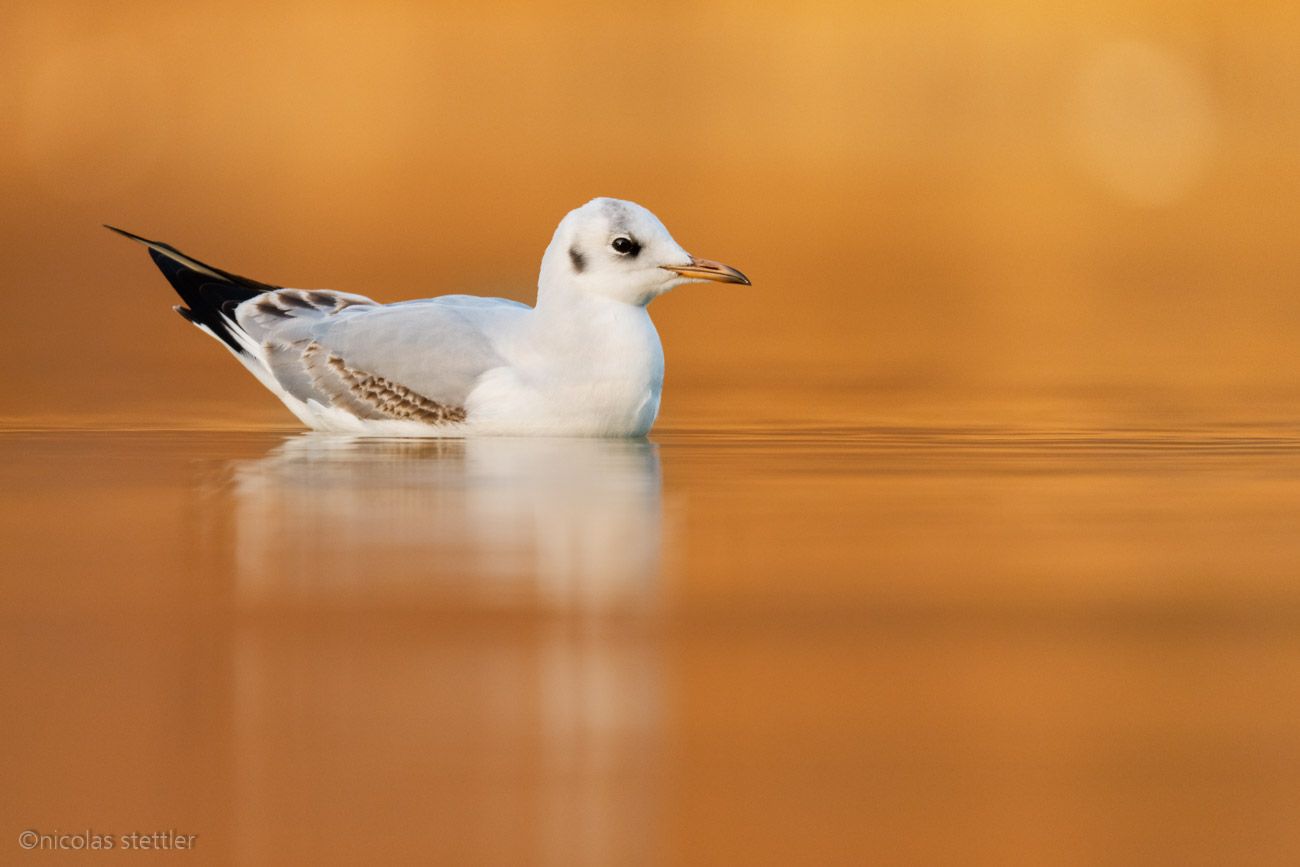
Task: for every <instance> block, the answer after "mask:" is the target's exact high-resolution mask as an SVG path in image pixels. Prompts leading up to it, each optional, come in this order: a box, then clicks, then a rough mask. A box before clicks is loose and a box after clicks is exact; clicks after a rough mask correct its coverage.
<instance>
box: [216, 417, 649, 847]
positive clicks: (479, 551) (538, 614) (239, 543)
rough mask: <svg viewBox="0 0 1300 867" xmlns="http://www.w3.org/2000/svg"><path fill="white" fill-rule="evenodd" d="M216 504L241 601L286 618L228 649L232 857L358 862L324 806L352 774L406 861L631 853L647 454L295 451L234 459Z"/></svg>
mask: <svg viewBox="0 0 1300 867" xmlns="http://www.w3.org/2000/svg"><path fill="white" fill-rule="evenodd" d="M228 490H231V489H228ZM232 505H233V527H232V529H233V536H234V549H235V558H236V559H235V564H234V565H235V571H236V573H237V576H238V577H237V581H238V584H237V595H238V599H239V603H240V605H241V606H242V607H243V608H245V609H246V610H249V611H252V612H257V611H259V610H261V609H277V608H281V607H288V608H290V609H293V610H295V611H296V614H295V615H294V616H292V617H287V618H278V617H270V618H264V617H251V618H246V619H243V620H242V625H241V628H240V629H239V630H238V631H237V633H236V648H235V653H234V663H235V664H234V669H233V671H232V676H231V683H232V688H233V697H234V706H233V712H232V722H233V726H234V732H233V735H234V737H233V742H234V753H235V756H236V761H235V769H234V771H233V779H234V781H235V786H236V789H237V791H236V796H235V798H234V799H233V800H234V802H235V803H237V804H239V805H240V806H239V808H238V811H237V815H236V816H235V817H234V825H235V832H234V834H233V838H234V845H235V848H236V854H237V858H236V860H239V861H241V862H265V863H283V862H285V861H289V860H294V856H301V855H302V854H303V852H304V851H306V852H309V853H310V854H311V855H312V856H313V858H314V857H316V856H320V858H321V859H322V860H321V863H325V862H327V861H329V862H337V861H339V860H341V861H342V862H345V863H365V862H366V861H368V860H369V858H368V855H369V853H368V850H367V848H366V846H367V841H368V840H369V835H368V834H367V833H363V830H362V829H364V828H365V827H368V826H366V825H365V822H366V821H367V820H365V819H360V818H358V817H357V815H356V814H355V812H354V802H353V799H351V798H340V797H338V793H339V792H342V791H352V790H353V788H354V786H355V785H356V780H357V779H358V776H357V775H358V770H357V769H358V768H365V769H366V775H373V779H375V780H383V788H384V795H383V797H384V803H386V804H393V805H398V806H396V807H395V808H394V809H397V810H400V816H402V817H403V821H402V823H401V824H402V827H403V828H408V827H409V828H411V829H414V830H412V831H411V832H410V833H409V834H407V837H409V839H406V837H404V838H403V840H402V841H401V842H402V844H403V845H409V847H410V851H409V852H406V853H405V854H406V855H407V856H409V857H410V858H411V860H412V863H417V862H418V861H422V860H424V858H426V857H427V856H428V853H429V852H441V853H445V854H446V853H453V854H451V855H449V857H452V860H474V859H473V858H469V857H466V858H456V857H454V853H462V854H467V853H480V854H481V853H483V852H490V853H494V855H495V857H494V858H492V859H488V860H497V861H500V862H502V863H538V864H557V865H559V864H566V865H567V864H587V863H590V864H604V863H614V862H620V863H639V862H641V861H644V860H645V858H646V857H647V856H645V855H644V852H645V850H646V844H645V838H646V836H647V835H651V836H652V835H653V829H654V827H655V825H656V823H657V821H658V818H657V816H658V811H659V808H658V804H659V800H660V798H661V791H660V788H659V785H660V776H661V771H660V763H661V760H662V757H661V750H662V726H663V714H664V709H663V702H664V698H663V685H662V679H663V648H662V643H661V642H662V636H661V635H660V634H659V633H658V631H657V630H656V629H655V628H654V625H653V624H654V622H655V621H656V620H657V618H655V617H653V616H651V617H646V616H640V615H643V614H645V613H647V612H652V611H653V610H655V608H656V601H657V598H658V582H659V575H660V561H661V548H662V544H663V538H662V518H661V506H660V475H659V458H658V455H657V452H656V447H655V446H654V445H652V444H650V443H648V442H644V441H624V440H582V439H575V440H548V439H529V440H514V439H476V440H467V441H452V440H443V441H438V440H423V441H419V440H404V441H396V440H390V441H379V440H366V439H352V438H341V437H337V436H329V435H323V434H305V435H301V436H296V437H293V438H291V439H288V440H286V441H284V442H283V443H281V444H280V445H278V446H277V447H275V448H274V449H272V450H271V452H270V453H268V454H267V455H265V456H264V457H262V458H261V459H259V460H253V461H243V462H238V463H236V464H234V465H233V504H232ZM466 608H469V609H471V610H473V611H476V612H478V613H479V614H482V615H486V616H462V614H465V613H466V612H465V609H466ZM399 611H400V612H406V611H414V612H416V613H417V615H416V616H414V617H406V616H394V614H395V612H399ZM495 611H501V612H502V613H503V616H501V617H496V616H493V615H492V613H491V612H495ZM419 612H426V613H427V614H428V615H430V616H427V617H426V616H420V615H419ZM458 612H460V613H459V614H458ZM505 612H509V613H508V614H506V613H505ZM340 614H342V615H343V617H342V618H340V617H339V616H338V615H340ZM520 614H522V615H524V616H522V617H521V616H519V615H520ZM530 614H531V615H533V616H528V615H530ZM413 767H419V768H424V769H427V773H412V768H413ZM371 778H372V777H370V776H366V777H365V779H371ZM430 779H433V780H441V781H442V782H441V783H436V784H433V785H430V783H429V780H430ZM303 780H310V781H311V783H310V785H302V781H303ZM392 821H394V820H393V817H392V816H390V815H388V814H387V813H385V814H384V816H383V821H382V823H381V824H383V825H384V827H388V824H387V823H391V822H392ZM313 822H320V823H322V824H323V825H324V826H327V827H333V828H348V829H354V830H356V833H345V834H343V835H342V837H343V838H344V840H345V841H347V842H346V843H345V844H344V846H343V847H342V848H340V847H339V844H338V842H337V840H334V839H333V838H331V842H330V846H329V848H328V849H326V848H324V847H322V848H321V849H320V850H319V851H316V850H314V849H312V845H313V844H312V842H311V841H308V842H304V841H303V840H302V839H301V838H289V837H286V835H285V834H284V833H283V829H284V828H285V827H306V826H308V825H310V824H311V823H313ZM290 839H293V840H295V843H294V845H295V846H297V847H298V848H296V849H295V848H293V847H292V846H290V845H288V843H286V840H290ZM322 839H323V838H322ZM303 846H306V849H303V848H302V847H303ZM629 852H631V853H638V852H639V853H642V855H639V856H637V857H633V858H632V859H631V860H629V858H628V855H627V853H629Z"/></svg>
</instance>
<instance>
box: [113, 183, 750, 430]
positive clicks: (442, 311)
mask: <svg viewBox="0 0 1300 867" xmlns="http://www.w3.org/2000/svg"><path fill="white" fill-rule="evenodd" d="M107 228H109V229H112V230H113V231H115V232H118V233H119V234H122V235H125V236H126V237H128V238H131V239H133V240H136V241H139V242H140V243H142V244H144V245H146V246H147V247H148V248H149V255H150V256H152V257H153V260H154V262H155V263H156V264H157V265H158V267H159V268H160V269H161V270H162V272H163V275H164V276H165V277H166V278H167V280H168V281H169V282H170V283H171V284H172V286H173V287H174V288H175V289H176V291H177V293H178V294H179V295H180V296H181V298H182V300H184V302H185V306H183V307H181V306H178V307H176V308H175V309H176V312H177V313H179V314H180V315H181V316H183V317H185V318H186V319H187V320H189V321H190V322H192V323H193V324H194V325H196V326H198V327H199V328H200V329H202V330H203V331H205V332H207V333H208V334H209V335H211V336H212V337H215V338H216V339H217V340H220V341H221V342H222V343H223V344H224V345H225V346H226V348H227V349H229V350H230V351H231V352H232V353H234V355H235V357H236V358H238V359H239V360H240V362H242V363H243V365H244V366H245V367H247V368H248V369H249V370H250V371H251V372H252V373H253V375H254V376H256V377H257V378H258V380H260V381H261V383H262V384H263V385H265V386H266V387H267V388H268V389H270V390H271V391H272V392H273V393H274V394H275V395H276V397H278V398H280V400H281V401H283V402H284V405H285V406H287V407H288V408H289V409H290V411H292V412H293V414H294V415H296V416H297V417H298V418H299V419H300V420H301V421H302V422H303V424H306V425H307V426H308V427H312V428H315V429H317V430H325V431H338V432H343V433H351V434H368V435H377V436H455V437H459V436H467V435H476V434H497V435H506V436H526V435H543V436H624V437H639V436H644V435H645V434H646V433H648V432H649V430H650V427H651V425H653V424H654V420H655V416H656V415H657V414H658V412H659V393H660V390H661V389H662V387H663V377H664V355H663V347H662V345H661V344H660V342H659V334H658V332H657V331H655V327H654V323H652V322H651V321H650V314H649V313H648V312H647V311H646V305H647V304H649V303H650V302H651V301H652V300H654V299H655V298H656V297H658V296H659V295H662V294H663V293H664V292H667V291H668V290H669V289H671V288H673V287H674V286H678V285H681V284H682V283H690V282H695V281H702V280H712V281H717V282H721V283H741V284H744V285H746V286H748V285H749V278H747V277H746V276H745V275H744V274H742V273H740V272H739V271H737V270H736V269H735V268H731V267H729V266H727V265H723V264H720V263H718V262H713V261H710V260H708V259H699V258H696V257H694V256H692V255H691V254H689V253H687V252H686V251H685V250H684V249H682V247H681V246H680V245H679V244H678V243H677V242H676V241H674V240H673V236H672V235H670V234H669V233H668V230H667V229H666V228H664V225H663V223H661V222H659V219H658V218H657V217H655V215H654V214H652V213H650V211H648V210H646V209H645V208H643V207H641V206H640V205H637V204H634V203H633V202H625V201H620V200H619V199H608V198H598V199H592V200H591V201H590V202H588V203H587V204H585V205H583V206H582V207H580V208H576V209H574V210H572V211H570V212H569V213H568V214H567V215H566V216H565V217H564V219H563V220H561V221H560V225H559V227H558V228H557V229H556V230H555V235H554V237H553V238H551V243H550V246H548V247H547V248H546V253H545V255H543V256H542V267H541V273H540V275H539V276H538V280H537V304H536V306H534V307H529V306H528V305H527V304H521V303H519V302H517V301H509V300H507V299H505V298H481V297H477V296H473V295H442V296H439V297H437V298H428V299H424V300H420V301H403V302H400V303H397V304H379V303H377V302H375V301H372V300H370V299H369V298H366V297H364V296H361V295H353V294H350V293H347V292H333V291H324V290H317V289H311V290H306V289H286V288H282V287H280V286H272V285H270V284H267V283H260V282H258V281H256V280H249V279H247V278H245V277H240V276H238V275H235V274H231V273H230V272H228V271H223V270H221V269H220V268H215V267H213V266H211V265H206V264H204V263H203V262H200V261H199V260H197V259H195V258H193V257H191V256H187V255H185V254H184V253H182V252H180V251H179V250H177V249H176V248H175V247H172V246H171V245H169V244H164V243H161V242H159V241H150V240H148V239H147V238H141V237H140V236H139V235H134V234H131V233H130V232H126V231H123V230H121V229H117V228H114V227H112V226H108V227H107Z"/></svg>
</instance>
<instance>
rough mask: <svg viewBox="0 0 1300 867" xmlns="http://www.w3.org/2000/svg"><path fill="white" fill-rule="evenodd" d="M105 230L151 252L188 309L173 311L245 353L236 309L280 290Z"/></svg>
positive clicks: (144, 240)
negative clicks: (135, 242) (141, 245)
mask: <svg viewBox="0 0 1300 867" xmlns="http://www.w3.org/2000/svg"><path fill="white" fill-rule="evenodd" d="M104 228H105V229H109V230H111V231H114V232H116V233H117V234H119V235H121V236H123V237H125V238H130V239H131V240H132V241H138V242H140V243H141V244H144V245H145V246H146V247H148V248H149V256H150V257H151V258H152V259H153V261H154V264H155V265H157V266H158V270H160V271H162V273H163V276H164V277H166V278H167V282H168V283H171V284H172V288H173V289H175V290H176V294H177V295H179V296H181V300H182V301H184V302H185V306H183V307H182V306H180V305H177V306H176V307H174V308H172V309H173V310H175V311H176V312H177V313H179V314H180V315H181V316H182V317H184V318H185V319H186V320H188V321H189V322H192V323H194V324H195V325H197V326H198V327H199V328H201V329H203V330H204V331H207V332H208V333H209V334H211V335H212V336H213V337H215V338H217V339H218V340H220V341H221V342H222V343H225V344H226V345H227V346H228V347H230V349H231V350H232V351H234V352H235V353H236V354H239V353H241V352H244V351H246V346H245V345H244V344H243V343H242V342H241V341H240V339H239V337H240V335H238V334H237V333H236V331H235V329H237V328H238V326H237V325H236V324H235V319H234V316H235V308H236V307H238V306H239V305H240V304H241V303H243V302H244V301H247V300H248V299H249V298H254V297H256V296H258V295H261V294H262V293H263V292H274V291H275V290H277V289H279V288H281V287H279V286H274V285H272V284H270V283H262V282H260V281H258V280H250V279H248V278H247V277H240V276H239V275H238V274H231V273H230V272H229V271H223V270H221V269H220V268H217V267H214V266H212V265H208V264H206V263H204V262H200V261H199V260H198V259H195V258H194V257H192V256H187V255H185V254H184V253H182V252H181V251H180V250H177V249H176V248H175V247H173V246H172V245H170V244H164V243H163V242H161V241H151V240H149V239H148V238H142V237H140V236H139V235H136V234H133V233H131V232H128V231H126V230H124V229H119V228H117V227H116V226H109V225H107V224H105V225H104Z"/></svg>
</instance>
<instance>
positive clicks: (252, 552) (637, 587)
mask: <svg viewBox="0 0 1300 867" xmlns="http://www.w3.org/2000/svg"><path fill="white" fill-rule="evenodd" d="M234 493H235V546H236V551H235V556H236V567H237V572H238V575H239V583H240V587H239V595H240V600H241V602H245V603H247V602H256V601H259V600H265V601H273V600H280V601H286V602H288V601H292V600H294V599H297V600H298V601H321V602H328V601H329V600H330V599H331V598H332V597H334V598H337V599H338V600H339V601H343V600H344V599H349V600H356V597H365V598H367V599H368V601H372V602H375V603H379V604H382V603H385V602H397V601H413V600H416V599H419V598H422V597H424V598H428V599H429V601H437V600H438V599H441V598H444V597H445V596H446V595H448V594H451V595H455V596H459V597H465V596H468V597H473V598H474V599H475V600H476V601H479V602H491V601H493V600H498V601H501V602H503V603H511V602H532V603H535V604H539V605H545V606H561V607H590V606H596V607H601V606H608V605H621V604H644V603H647V602H650V601H651V600H652V599H653V597H654V596H655V591H656V585H657V582H658V576H659V572H660V561H661V548H662V541H663V540H662V532H663V521H662V516H661V504H660V477H659V457H658V454H657V452H656V447H655V445H654V444H652V443H649V442H646V441H644V440H602V439H538V438H530V439H507V438H481V439H470V440H375V439H365V438H354V437H340V436H332V435H326V434H303V435H300V436H296V437H294V438H292V439H289V440H286V441H285V442H283V443H282V444H280V445H279V446H277V447H276V448H275V449H273V450H272V451H271V452H270V453H269V454H267V455H266V456H265V457H263V458H261V459H260V460H256V461H247V462H240V463H237V464H236V465H235V466H234Z"/></svg>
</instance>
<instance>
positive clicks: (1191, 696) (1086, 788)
mask: <svg viewBox="0 0 1300 867" xmlns="http://www.w3.org/2000/svg"><path fill="white" fill-rule="evenodd" d="M1297 526H1300V430H1297V429H1296V428H1295V427H1294V426H1287V425H1261V424H1251V425H1244V424H1233V425H1226V424H1225V425H1220V426H1206V425H1189V424H1183V425H1179V426H1177V427H1164V428H1161V427H1150V428H1144V429H1129V428H1124V429H1117V428H1114V427H1106V428H1100V427H1098V428H1091V429H1090V428H1086V427H1080V428H1060V429H1055V428H1053V429H1049V428H1045V427H1043V426H1037V427H1031V426H1024V427H1010V426H1007V427H997V426H967V427H957V426H950V427H944V426H933V427H917V426H888V425H876V426H863V425H848V424H841V425H834V424H827V425H824V426H816V427H807V428H788V427H787V428H784V429H780V430H759V429H737V428H729V429H706V428H698V429H689V430H688V429H678V430H668V431H665V432H663V433H659V434H656V435H655V436H654V437H653V439H652V440H650V441H630V442H627V441H599V440H596V441H586V440H474V441H468V442H462V441H367V440H356V439H348V438H341V437H332V436H322V435H315V434H303V433H296V432H286V431H276V430H264V431H258V432H245V433H240V432H212V431H209V432H202V431H185V432H161V431H155V432H149V431H122V430H119V431H69V430H63V431H58V430H44V431H37V430H29V431H10V432H8V433H5V434H2V435H0V551H3V572H2V574H0V601H2V611H3V615H2V616H3V634H4V644H5V653H4V654H3V655H2V656H0V660H2V661H0V671H3V683H4V690H5V695H6V699H7V700H6V701H5V702H4V703H3V706H2V707H0V739H2V740H3V742H4V743H5V744H7V745H8V746H7V747H6V749H5V750H4V753H3V768H2V769H0V775H2V776H3V779H4V780H5V785H4V786H3V787H0V812H2V814H3V816H4V817H5V820H6V827H7V828H8V829H9V830H11V831H12V832H13V835H12V836H16V834H17V833H18V832H19V831H21V830H22V829H24V828H28V827H31V828H37V829H41V830H49V829H52V828H53V827H55V826H57V827H59V828H61V829H65V830H66V829H70V828H77V829H80V828H82V827H83V826H85V827H93V828H95V829H98V830H103V831H106V832H112V833H122V832H127V831H130V830H157V829H166V828H174V829H176V830H177V831H180V832H184V833H194V834H197V835H199V838H198V846H199V850H200V852H201V854H202V859H203V862H204V863H268V864H270V863H287V862H290V861H294V862H300V863H306V862H310V863H340V864H342V863H401V862H406V863H427V862H428V861H430V860H436V859H443V860H446V861H448V862H454V863H467V862H496V863H550V864H576V863H590V864H601V863H658V862H674V863H681V862H688V861H693V862H699V863H717V862H718V861H719V860H727V861H730V862H732V863H737V862H741V863H781V864H787V863H796V862H798V863H827V862H847V863H866V862H868V861H881V860H894V859H898V858H903V857H908V858H919V859H924V860H928V861H931V862H934V861H952V860H954V859H958V860H961V861H963V862H970V861H973V860H976V861H990V862H995V863H1115V862H1127V861H1134V860H1136V861H1145V862H1149V861H1152V860H1156V861H1163V862H1175V863H1243V862H1247V861H1256V862H1259V863H1265V862H1283V861H1291V862H1294V860H1295V859H1296V858H1297V857H1298V856H1300V830H1297V826H1296V824H1295V822H1294V816H1295V814H1296V810H1297V809H1300V699H1298V698H1297V696H1298V695H1300V689H1298V688H1300V581H1298V580H1297V579H1298V578H1300V569H1297V566H1298V565H1300V536H1298V535H1297V532H1296V528H1297ZM0 851H3V850H0ZM14 851H16V849H15V850H14ZM864 859H866V861H864ZM0 860H8V859H7V858H3V859H0Z"/></svg>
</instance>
